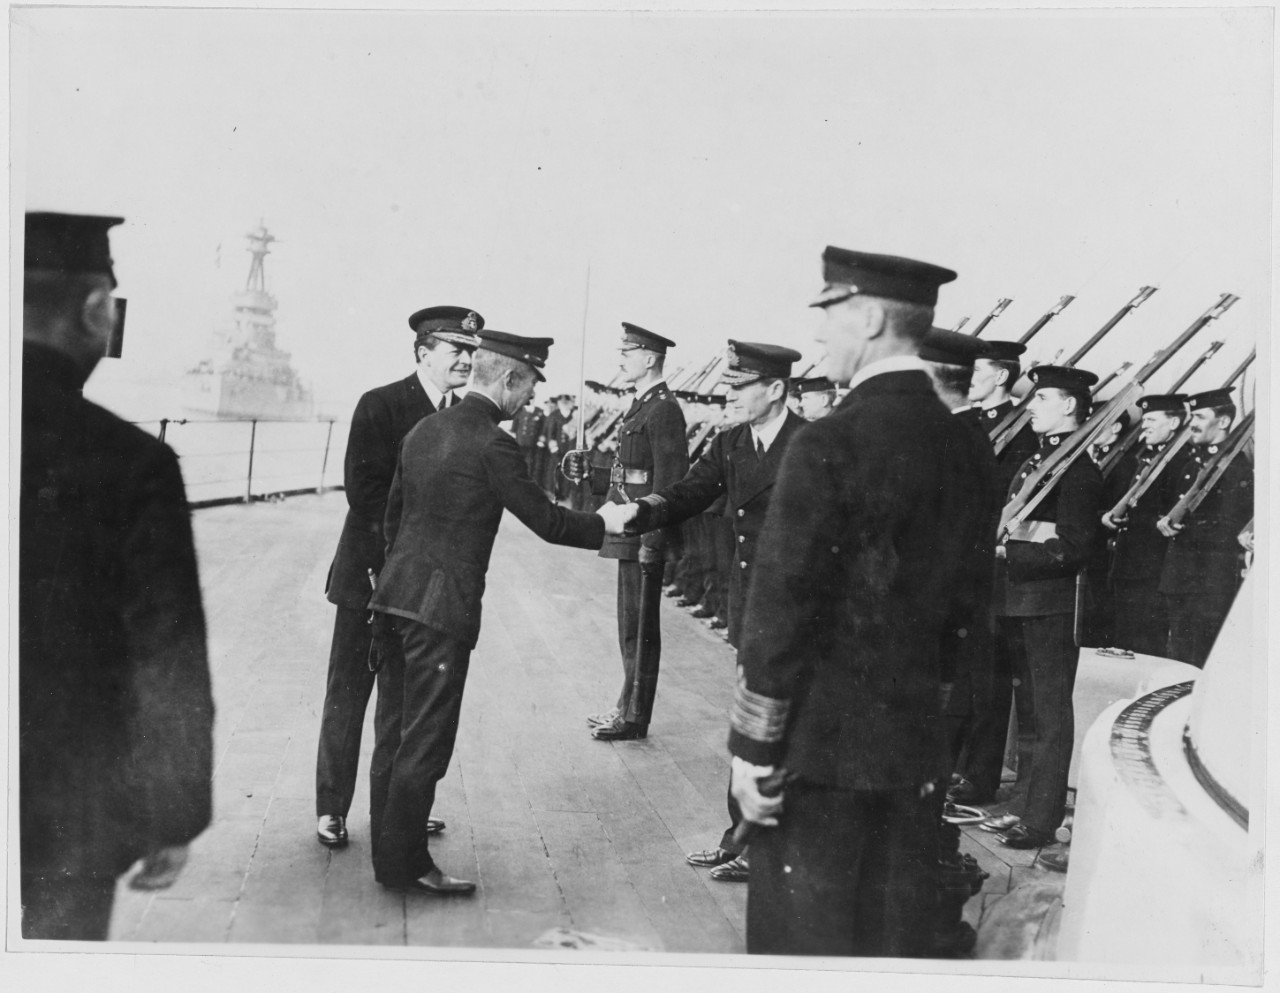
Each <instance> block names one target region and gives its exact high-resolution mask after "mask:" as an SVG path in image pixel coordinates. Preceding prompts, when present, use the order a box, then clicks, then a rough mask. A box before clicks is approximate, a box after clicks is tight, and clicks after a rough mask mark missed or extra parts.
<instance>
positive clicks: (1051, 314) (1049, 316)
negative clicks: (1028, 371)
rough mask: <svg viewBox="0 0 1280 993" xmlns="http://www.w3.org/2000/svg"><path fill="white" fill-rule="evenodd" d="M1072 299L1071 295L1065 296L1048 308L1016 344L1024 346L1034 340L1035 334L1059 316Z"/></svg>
mask: <svg viewBox="0 0 1280 993" xmlns="http://www.w3.org/2000/svg"><path fill="white" fill-rule="evenodd" d="M1074 299H1075V297H1073V296H1071V294H1067V295H1066V296H1064V297H1063V298H1062V299H1061V300H1059V301H1058V302H1057V303H1055V304H1054V305H1053V306H1052V307H1050V308H1049V309H1048V310H1047V311H1045V314H1044V316H1043V317H1041V318H1040V320H1038V321H1036V322H1035V323H1034V324H1033V325H1031V327H1029V328H1028V329H1027V332H1026V334H1024V335H1023V336H1022V337H1021V338H1019V339H1018V344H1019V345H1025V344H1026V343H1027V342H1029V341H1030V340H1031V339H1032V338H1034V337H1035V336H1036V333H1037V332H1038V331H1039V330H1040V329H1041V328H1043V327H1044V326H1045V325H1046V324H1048V323H1049V322H1050V321H1051V320H1053V319H1054V318H1055V317H1057V316H1058V315H1059V314H1061V313H1062V311H1063V308H1064V307H1066V306H1067V304H1069V303H1070V302H1071V301H1072V300H1074Z"/></svg>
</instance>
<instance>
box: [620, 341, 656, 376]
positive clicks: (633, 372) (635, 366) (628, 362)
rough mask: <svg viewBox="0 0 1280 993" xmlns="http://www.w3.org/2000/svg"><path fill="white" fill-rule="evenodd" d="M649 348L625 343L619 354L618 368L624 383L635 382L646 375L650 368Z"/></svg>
mask: <svg viewBox="0 0 1280 993" xmlns="http://www.w3.org/2000/svg"><path fill="white" fill-rule="evenodd" d="M650 354H651V353H650V352H649V351H648V349H644V348H640V347H638V346H636V345H623V346H622V348H621V349H620V350H619V355H618V370H619V372H621V373H622V381H623V382H624V383H634V382H636V381H637V380H639V379H642V378H643V377H644V374H645V372H646V371H647V370H648V368H649V362H648V358H649V355H650Z"/></svg>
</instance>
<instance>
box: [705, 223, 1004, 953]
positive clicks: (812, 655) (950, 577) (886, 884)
mask: <svg viewBox="0 0 1280 993" xmlns="http://www.w3.org/2000/svg"><path fill="white" fill-rule="evenodd" d="M823 260H824V270H825V275H826V280H827V288H826V289H825V291H824V292H823V293H822V295H821V296H820V298H819V299H818V301H817V302H816V303H815V306H819V307H822V308H824V309H825V311H826V315H825V321H824V323H823V325H822V327H821V328H820V330H819V333H818V335H817V341H818V343H819V344H822V345H825V347H826V353H827V357H826V363H827V366H826V367H827V370H828V374H829V375H830V376H831V378H832V379H833V381H835V382H836V383H841V384H843V383H848V385H849V387H850V389H849V392H848V394H847V395H846V396H845V398H844V399H843V400H842V401H841V403H840V405H839V406H838V407H837V409H836V411H835V413H833V414H832V415H831V416H830V417H828V418H825V419H824V420H821V421H817V422H815V423H813V424H810V425H808V426H806V427H805V428H804V430H802V431H800V432H798V433H797V434H796V436H795V437H794V438H793V439H792V441H791V443H790V445H788V447H787V450H786V452H785V453H784V455H783V460H782V465H781V467H780V468H779V471H778V481H777V483H776V484H775V487H774V492H773V496H772V497H771V498H770V504H769V511H768V515H767V517H766V520H765V525H764V528H763V529H762V531H761V534H760V543H759V550H758V552H757V556H756V563H757V564H756V567H755V569H754V570H753V577H752V581H751V586H750V591H749V592H748V595H747V610H746V614H745V618H746V623H745V625H744V628H743V632H742V648H741V651H740V653H739V661H740V662H741V665H742V674H741V676H740V678H739V682H738V687H737V691H736V694H735V697H734V703H733V709H732V713H731V717H730V727H731V729H730V735H729V749H730V751H731V752H732V754H733V792H734V796H735V798H736V799H737V800H738V802H739V804H740V805H741V806H742V811H743V816H744V817H745V818H746V819H748V820H750V821H753V822H755V823H757V824H759V825H762V826H763V827H767V828H768V830H756V832H755V833H754V834H753V835H752V837H751V879H750V883H749V886H750V889H749V892H748V901H747V950H748V952H751V953H753V954H760V953H765V954H808V955H896V956H918V955H924V954H927V953H928V952H929V951H930V948H931V945H932V935H931V928H932V924H933V920H934V912H935V907H936V900H937V856H938V827H937V819H936V817H935V805H934V801H933V799H932V797H931V793H932V791H933V790H934V789H935V788H936V786H935V783H936V780H937V778H938V774H939V766H940V764H941V756H942V743H941V739H940V736H939V733H938V730H939V729H938V710H939V706H938V705H939V684H940V681H941V657H940V656H941V644H942V638H943V630H944V626H945V624H946V621H947V619H948V618H949V617H951V616H952V615H953V612H954V611H953V603H952V599H953V596H954V595H955V593H956V591H957V590H958V589H959V586H960V583H961V578H962V575H963V572H964V568H965V563H966V562H967V557H968V555H969V550H970V549H971V548H972V547H973V546H974V544H975V543H976V542H977V541H978V540H979V531H980V530H981V529H982V528H983V527H984V526H985V522H984V521H983V520H982V516H983V515H982V510H981V503H982V498H981V493H982V488H983V480H982V473H981V469H980V467H978V466H977V465H975V464H974V463H973V462H972V460H969V459H967V458H965V457H964V455H963V452H964V449H965V448H966V446H967V441H968V435H967V434H966V429H965V428H964V426H963V425H962V424H960V423H959V422H958V421H957V420H956V419H955V418H954V417H952V416H951V414H950V413H949V412H948V411H947V409H946V407H944V406H943V405H942V403H941V402H940V401H939V400H938V398H937V396H936V395H935V393H934V390H933V387H932V385H931V384H930V381H929V377H928V376H927V375H926V374H925V371H924V366H923V363H922V362H921V360H920V359H919V358H918V356H917V355H916V352H917V349H918V347H919V343H920V340H921V339H922V338H923V336H924V335H925V334H926V333H927V332H928V330H929V327H930V325H931V323H932V318H933V307H934V304H935V303H936V300H937V293H938V287H939V286H940V285H941V284H943V283H947V282H950V281H951V280H952V279H954V278H955V273H954V272H952V271H950V270H948V269H943V268H941V267H938V266H934V265H929V264H927V263H923V262H916V261H913V260H909V259H901V258H895V257H892V256H884V255H869V254H865V253H859V252H850V251H847V250H845V249H840V248H830V247H829V248H828V249H827V250H826V252H825V253H824V255H823ZM784 767H785V769H786V771H787V773H788V774H789V776H790V777H792V780H791V781H790V783H789V784H788V785H786V787H785V790H784V792H783V794H782V795H781V796H780V797H778V796H773V797H770V796H765V795H764V794H762V792H761V789H760V781H761V779H764V778H765V777H768V776H771V775H773V773H774V772H775V771H777V770H779V769H781V768H784Z"/></svg>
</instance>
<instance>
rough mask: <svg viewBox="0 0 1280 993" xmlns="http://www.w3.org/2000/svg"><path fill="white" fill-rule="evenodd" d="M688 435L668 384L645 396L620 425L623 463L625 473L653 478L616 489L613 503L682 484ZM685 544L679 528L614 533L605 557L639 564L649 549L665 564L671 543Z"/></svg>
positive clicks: (603, 553) (613, 488) (607, 541)
mask: <svg viewBox="0 0 1280 993" xmlns="http://www.w3.org/2000/svg"><path fill="white" fill-rule="evenodd" d="M684 432H685V423H684V413H683V412H682V411H681V410H680V404H679V403H678V402H677V401H676V398H675V397H673V396H672V395H671V391H670V390H669V389H667V384H666V383H661V382H660V383H655V384H654V385H653V386H651V387H649V389H647V390H645V392H644V395H643V396H637V397H636V398H635V400H633V401H632V403H631V406H630V408H628V410H627V412H626V414H625V415H624V416H623V418H622V421H621V423H620V424H619V425H618V435H617V437H618V453H617V462H618V463H620V464H621V466H622V470H623V472H638V473H643V474H647V479H646V481H645V482H635V483H625V482H624V483H623V487H624V489H625V492H624V491H623V490H619V489H618V487H617V486H616V485H610V487H609V492H608V499H609V500H610V501H612V502H614V503H630V502H634V501H635V500H638V499H640V497H643V496H648V495H649V494H650V493H653V492H654V491H655V490H662V489H666V488H667V487H668V486H671V485H672V484H673V483H678V482H680V480H682V479H683V478H684V475H685V473H687V472H688V471H689V449H688V443H687V442H686V441H685V437H684ZM679 543H680V532H679V529H678V528H662V529H660V530H657V531H650V532H649V533H648V534H645V535H608V536H607V537H606V538H605V540H604V547H603V548H601V549H600V557H601V558H606V559H621V560H623V561H626V562H635V561H637V560H638V559H639V558H640V547H641V545H643V546H644V547H645V548H648V549H649V550H650V551H651V552H653V553H654V554H655V555H656V556H657V561H661V558H662V553H663V552H664V550H665V549H666V548H667V545H668V544H671V545H672V546H673V547H676V548H678V547H679Z"/></svg>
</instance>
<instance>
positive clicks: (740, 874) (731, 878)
mask: <svg viewBox="0 0 1280 993" xmlns="http://www.w3.org/2000/svg"><path fill="white" fill-rule="evenodd" d="M750 870H751V866H749V865H748V864H747V857H746V856H745V855H739V856H738V857H737V858H735V859H732V860H731V861H729V862H726V863H725V864H724V865H718V866H716V867H715V868H714V869H712V870H711V878H712V879H714V880H716V881H717V882H721V883H745V882H746V881H747V879H748V877H749V876H750Z"/></svg>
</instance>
